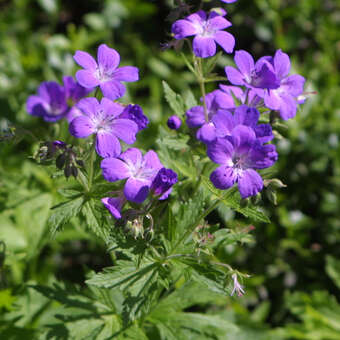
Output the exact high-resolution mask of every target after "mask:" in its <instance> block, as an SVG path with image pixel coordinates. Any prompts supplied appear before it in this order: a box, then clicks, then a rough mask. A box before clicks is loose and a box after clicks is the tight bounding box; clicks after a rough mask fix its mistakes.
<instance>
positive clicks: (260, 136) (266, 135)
mask: <svg viewBox="0 0 340 340" xmlns="http://www.w3.org/2000/svg"><path fill="white" fill-rule="evenodd" d="M254 131H255V134H256V139H257V140H258V141H260V142H261V143H267V142H269V141H271V140H272V139H273V138H274V135H273V131H272V127H271V125H270V124H259V125H257V126H255V127H254Z"/></svg>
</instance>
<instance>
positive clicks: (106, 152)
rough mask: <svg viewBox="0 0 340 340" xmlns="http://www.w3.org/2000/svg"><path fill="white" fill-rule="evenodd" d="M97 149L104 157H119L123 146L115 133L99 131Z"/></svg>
mask: <svg viewBox="0 0 340 340" xmlns="http://www.w3.org/2000/svg"><path fill="white" fill-rule="evenodd" d="M76 119H77V118H76ZM96 151H97V153H98V155H99V156H101V157H103V158H106V157H117V156H119V154H120V151H121V146H120V143H119V140H118V139H117V137H116V136H115V135H113V134H111V133H108V132H105V131H100V132H98V133H97V138H96Z"/></svg>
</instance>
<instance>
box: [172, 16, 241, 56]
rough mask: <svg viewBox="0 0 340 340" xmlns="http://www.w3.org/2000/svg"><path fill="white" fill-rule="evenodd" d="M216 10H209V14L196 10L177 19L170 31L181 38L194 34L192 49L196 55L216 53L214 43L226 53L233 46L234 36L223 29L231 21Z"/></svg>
mask: <svg viewBox="0 0 340 340" xmlns="http://www.w3.org/2000/svg"><path fill="white" fill-rule="evenodd" d="M225 14H226V12H225V11H223V15H219V14H218V13H217V12H213V11H212V12H210V13H209V16H208V17H207V14H206V13H205V12H204V11H202V10H201V11H198V12H197V13H194V14H191V15H189V16H188V17H186V18H185V19H181V20H177V21H176V22H174V24H173V25H172V28H171V31H172V33H173V34H174V37H175V39H183V38H185V37H188V36H192V35H194V36H195V38H194V40H193V50H194V53H195V55H196V56H197V57H200V58H208V57H212V56H213V55H215V54H216V43H217V44H219V45H220V46H221V47H222V48H223V49H224V50H225V51H226V52H227V53H232V52H233V50H234V46H235V39H234V37H233V36H232V35H231V34H230V33H228V32H225V31H223V30H224V29H225V28H227V27H230V26H231V23H230V22H229V21H228V20H227V19H225V18H224V16H225Z"/></svg>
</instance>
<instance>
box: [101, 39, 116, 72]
mask: <svg viewBox="0 0 340 340" xmlns="http://www.w3.org/2000/svg"><path fill="white" fill-rule="evenodd" d="M97 59H98V65H99V67H100V68H101V69H103V70H105V71H108V70H111V71H113V70H115V69H116V68H117V66H118V65H119V62H120V56H119V53H118V52H117V51H116V50H114V49H113V48H110V47H108V46H107V45H105V44H101V45H100V46H99V47H98V51H97Z"/></svg>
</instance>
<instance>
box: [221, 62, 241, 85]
mask: <svg viewBox="0 0 340 340" xmlns="http://www.w3.org/2000/svg"><path fill="white" fill-rule="evenodd" d="M224 70H225V74H226V76H227V78H228V80H229V81H230V82H231V83H232V84H234V85H244V79H243V75H242V73H241V72H240V71H239V70H237V69H236V68H235V67H232V66H226V67H225V69H224Z"/></svg>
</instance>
